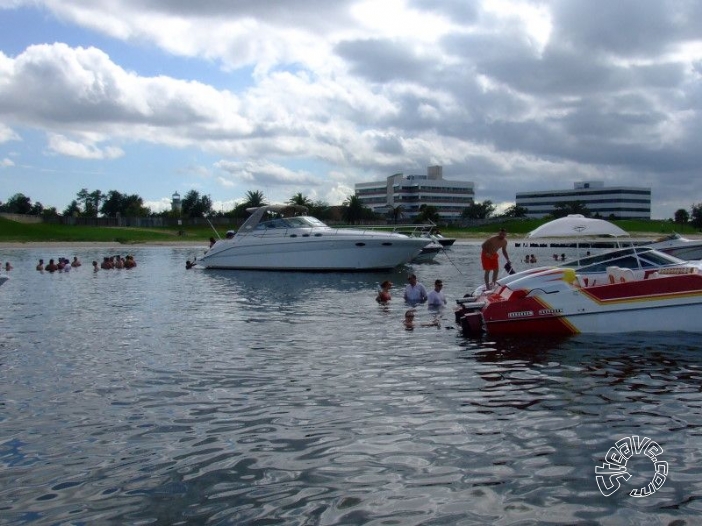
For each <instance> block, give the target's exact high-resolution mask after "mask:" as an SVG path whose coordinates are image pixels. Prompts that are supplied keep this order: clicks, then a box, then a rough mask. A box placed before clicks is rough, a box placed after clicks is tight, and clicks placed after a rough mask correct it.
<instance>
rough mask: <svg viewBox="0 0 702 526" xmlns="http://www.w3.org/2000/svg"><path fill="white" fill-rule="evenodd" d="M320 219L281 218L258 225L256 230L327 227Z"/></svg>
mask: <svg viewBox="0 0 702 526" xmlns="http://www.w3.org/2000/svg"><path fill="white" fill-rule="evenodd" d="M326 226H327V225H325V224H324V223H322V222H321V221H320V220H319V219H317V218H315V217H309V216H294V217H279V218H276V219H270V220H268V221H261V222H260V223H259V224H258V225H256V230H266V229H273V228H313V227H326Z"/></svg>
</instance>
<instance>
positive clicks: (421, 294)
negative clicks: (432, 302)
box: [405, 274, 427, 303]
mask: <svg viewBox="0 0 702 526" xmlns="http://www.w3.org/2000/svg"><path fill="white" fill-rule="evenodd" d="M405 301H406V302H408V303H424V302H425V301H427V289H425V288H424V285H422V284H421V283H417V276H416V275H414V274H410V275H409V277H408V278H407V286H406V287H405Z"/></svg>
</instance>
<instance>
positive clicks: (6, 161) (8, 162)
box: [0, 157, 15, 168]
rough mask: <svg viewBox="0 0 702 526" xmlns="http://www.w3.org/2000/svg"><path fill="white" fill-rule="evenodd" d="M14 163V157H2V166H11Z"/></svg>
mask: <svg viewBox="0 0 702 526" xmlns="http://www.w3.org/2000/svg"><path fill="white" fill-rule="evenodd" d="M14 165H15V163H14V162H13V161H12V159H8V158H7V157H6V158H4V159H0V168H9V167H11V166H14Z"/></svg>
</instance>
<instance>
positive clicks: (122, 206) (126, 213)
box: [100, 190, 151, 217]
mask: <svg viewBox="0 0 702 526" xmlns="http://www.w3.org/2000/svg"><path fill="white" fill-rule="evenodd" d="M100 213H101V214H103V215H104V216H106V217H117V214H119V215H120V216H123V217H145V216H148V215H149V214H150V213H151V210H149V209H148V208H146V207H145V206H144V200H143V199H142V198H141V197H139V196H138V195H136V194H132V195H126V194H122V193H120V192H118V191H117V190H110V191H109V192H108V193H107V195H106V196H105V197H104V201H103V203H102V207H101V208H100Z"/></svg>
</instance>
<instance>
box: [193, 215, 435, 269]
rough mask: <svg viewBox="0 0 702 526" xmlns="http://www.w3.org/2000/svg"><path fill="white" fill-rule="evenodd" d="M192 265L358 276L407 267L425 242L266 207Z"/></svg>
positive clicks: (396, 234)
mask: <svg viewBox="0 0 702 526" xmlns="http://www.w3.org/2000/svg"><path fill="white" fill-rule="evenodd" d="M247 211H249V212H252V213H251V216H250V217H249V218H248V219H247V220H246V222H245V223H244V224H243V225H242V226H241V228H240V229H239V230H238V231H237V232H236V233H235V234H234V235H232V236H229V235H228V236H227V239H220V240H218V241H217V242H216V243H215V244H214V245H212V247H210V248H209V250H207V252H206V253H205V255H204V256H202V257H201V258H200V259H198V260H197V261H196V264H197V265H199V266H201V267H204V268H213V269H259V270H306V271H356V270H382V269H391V268H394V267H397V266H398V265H402V264H404V263H408V262H410V261H411V260H412V259H413V258H415V257H416V256H417V255H418V254H419V253H420V252H421V250H422V248H424V247H425V246H426V245H427V240H426V239H422V238H418V237H410V236H406V235H404V234H399V233H393V232H383V231H378V230H373V229H357V228H332V227H329V226H327V225H326V224H324V223H323V222H322V221H320V220H319V219H316V218H314V217H310V216H306V215H301V214H305V213H306V212H307V209H306V208H305V207H302V206H297V205H267V206H262V207H259V208H254V209H249V210H247Z"/></svg>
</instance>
